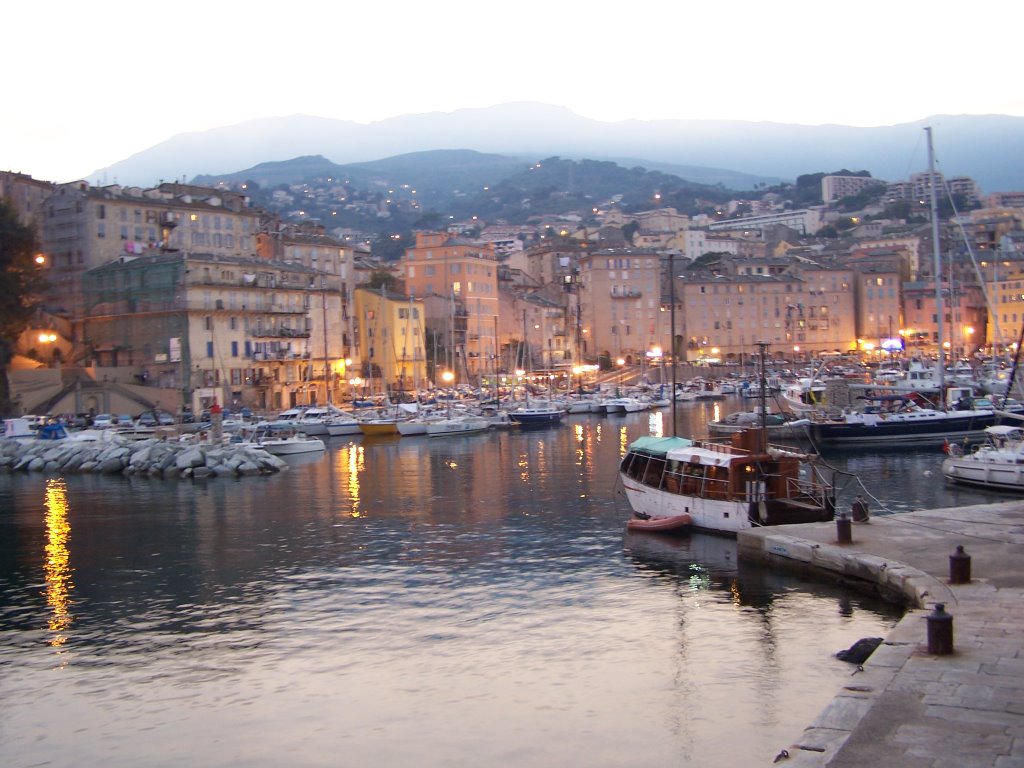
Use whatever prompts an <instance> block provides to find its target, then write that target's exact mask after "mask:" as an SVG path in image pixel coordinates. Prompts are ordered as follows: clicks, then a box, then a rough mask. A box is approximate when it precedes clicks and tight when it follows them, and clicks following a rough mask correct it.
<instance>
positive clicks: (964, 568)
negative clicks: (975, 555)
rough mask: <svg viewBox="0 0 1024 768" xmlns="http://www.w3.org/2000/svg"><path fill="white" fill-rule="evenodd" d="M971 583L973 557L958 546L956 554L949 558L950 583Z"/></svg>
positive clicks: (961, 546)
mask: <svg viewBox="0 0 1024 768" xmlns="http://www.w3.org/2000/svg"><path fill="white" fill-rule="evenodd" d="M970 581H971V556H970V555H968V554H967V553H966V552H964V547H963V545H962V544H958V545H957V547H956V552H954V553H953V554H952V555H950V556H949V583H950V584H969V583H970Z"/></svg>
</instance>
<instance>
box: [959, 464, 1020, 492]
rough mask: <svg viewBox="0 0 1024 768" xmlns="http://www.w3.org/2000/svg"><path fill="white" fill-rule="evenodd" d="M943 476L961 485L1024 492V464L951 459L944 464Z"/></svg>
mask: <svg viewBox="0 0 1024 768" xmlns="http://www.w3.org/2000/svg"><path fill="white" fill-rule="evenodd" d="M942 474H943V476H944V477H945V478H946V479H947V480H950V481H952V482H954V483H960V484H961V485H972V486H975V487H979V488H993V489H996V490H1000V491H1016V492H1018V493H1021V492H1024V464H1015V463H1010V462H1002V461H999V462H997V461H983V460H978V459H975V458H972V457H971V456H964V457H961V458H952V457H951V458H948V459H946V460H944V461H943V462H942Z"/></svg>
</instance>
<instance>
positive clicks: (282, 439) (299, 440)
mask: <svg viewBox="0 0 1024 768" xmlns="http://www.w3.org/2000/svg"><path fill="white" fill-rule="evenodd" d="M255 442H257V443H258V444H259V447H260V448H262V449H263V450H265V451H266V452H267V453H272V454H274V455H275V456H294V455H296V454H300V453H316V452H318V451H326V450H327V446H326V445H325V444H324V441H323V440H321V439H320V438H319V437H309V436H308V435H305V434H303V433H301V432H297V433H295V434H290V435H283V434H270V435H264V436H261V437H258V438H257V439H256V441H255Z"/></svg>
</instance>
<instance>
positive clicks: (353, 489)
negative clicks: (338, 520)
mask: <svg viewBox="0 0 1024 768" xmlns="http://www.w3.org/2000/svg"><path fill="white" fill-rule="evenodd" d="M338 464H339V465H340V466H341V467H342V468H343V469H344V470H345V472H346V476H347V478H348V480H347V490H348V496H349V499H350V502H351V508H350V509H349V515H350V516H351V517H362V514H363V513H362V510H361V509H360V503H361V499H360V497H359V473H360V472H361V471H362V470H363V469H364V468H365V464H366V455H365V453H364V452H363V446H362V445H355V444H353V445H349V446H346V447H345V448H342V449H341V450H340V451H339V452H338Z"/></svg>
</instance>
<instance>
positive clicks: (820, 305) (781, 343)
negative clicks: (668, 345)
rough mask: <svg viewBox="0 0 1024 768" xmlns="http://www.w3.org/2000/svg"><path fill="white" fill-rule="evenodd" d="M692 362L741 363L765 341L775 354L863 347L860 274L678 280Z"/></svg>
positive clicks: (820, 270)
mask: <svg viewBox="0 0 1024 768" xmlns="http://www.w3.org/2000/svg"><path fill="white" fill-rule="evenodd" d="M676 285H677V288H676V291H677V295H678V296H680V297H681V301H680V306H681V307H682V312H683V318H682V323H680V321H679V318H677V321H676V322H677V328H681V329H682V333H683V334H684V338H685V347H686V350H685V354H686V359H687V360H690V361H700V360H709V359H719V360H739V359H741V358H746V357H749V356H750V355H752V354H754V352H755V344H756V343H757V342H760V341H763V342H767V343H768V344H769V347H770V353H771V354H772V355H773V356H775V357H782V358H792V357H797V358H801V357H806V356H808V355H813V354H816V353H820V352H834V351H840V352H846V351H850V350H852V349H853V348H854V347H855V344H856V334H855V330H854V317H855V313H854V286H853V272H852V270H849V269H830V268H825V267H810V266H805V267H801V268H800V269H799V271H798V272H797V271H796V270H795V269H794V271H793V272H790V273H786V274H782V275H756V274H742V275H725V274H723V275H717V276H712V275H709V274H707V273H696V274H693V273H690V274H687V275H686V276H685V277H684V278H681V279H679V280H677V282H676Z"/></svg>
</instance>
